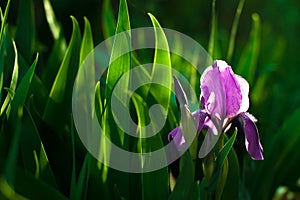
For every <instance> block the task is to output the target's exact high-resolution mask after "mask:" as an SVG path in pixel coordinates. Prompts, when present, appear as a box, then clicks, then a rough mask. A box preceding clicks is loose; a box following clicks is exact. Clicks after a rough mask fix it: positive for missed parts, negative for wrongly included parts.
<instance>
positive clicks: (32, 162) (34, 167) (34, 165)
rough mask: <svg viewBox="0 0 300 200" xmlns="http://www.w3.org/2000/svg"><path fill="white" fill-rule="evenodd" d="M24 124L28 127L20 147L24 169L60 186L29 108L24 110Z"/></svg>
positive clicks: (55, 186)
mask: <svg viewBox="0 0 300 200" xmlns="http://www.w3.org/2000/svg"><path fill="white" fill-rule="evenodd" d="M23 126H24V127H26V132H23V133H22V135H21V138H20V149H21V155H22V158H23V164H24V169H26V170H28V171H30V172H31V173H32V174H35V178H37V179H41V180H43V181H44V182H46V183H48V184H49V185H51V186H52V187H53V188H58V187H57V184H56V181H55V178H54V174H53V172H52V169H51V166H50V163H49V160H48V156H47V154H46V151H45V149H44V145H43V143H42V141H41V138H40V136H39V132H38V129H37V126H36V124H35V122H34V120H33V118H32V116H31V113H30V112H29V110H28V109H25V111H24V116H23Z"/></svg>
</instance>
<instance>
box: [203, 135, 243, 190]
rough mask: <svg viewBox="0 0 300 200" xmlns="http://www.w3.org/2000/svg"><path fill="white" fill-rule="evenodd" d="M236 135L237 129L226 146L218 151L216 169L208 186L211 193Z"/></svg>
mask: <svg viewBox="0 0 300 200" xmlns="http://www.w3.org/2000/svg"><path fill="white" fill-rule="evenodd" d="M236 135H237V129H235V131H234V133H233V135H232V136H231V138H230V139H229V140H228V141H227V142H226V144H225V145H224V146H223V147H222V149H221V150H220V152H219V154H218V155H217V160H216V167H215V171H214V173H213V176H212V178H211V182H210V185H209V191H213V190H214V189H215V188H216V186H217V183H218V180H219V178H220V175H221V173H222V168H223V165H224V163H225V162H226V159H227V155H228V154H229V152H230V150H231V149H232V146H233V143H234V141H235V138H236Z"/></svg>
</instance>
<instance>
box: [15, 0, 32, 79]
mask: <svg viewBox="0 0 300 200" xmlns="http://www.w3.org/2000/svg"><path fill="white" fill-rule="evenodd" d="M16 27H17V30H16V36H15V41H16V44H17V47H18V50H19V54H20V55H22V57H23V58H24V60H25V61H26V63H31V59H32V56H33V52H34V48H35V46H34V45H35V44H34V42H35V33H36V31H35V25H34V5H33V0H21V1H20V2H19V11H18V18H17V26H16ZM21 71H27V69H21ZM20 74H23V73H20Z"/></svg>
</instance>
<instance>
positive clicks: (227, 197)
mask: <svg viewBox="0 0 300 200" xmlns="http://www.w3.org/2000/svg"><path fill="white" fill-rule="evenodd" d="M227 158H228V174H227V180H226V184H225V186H224V190H223V193H222V199H224V200H232V199H238V195H239V183H240V167H239V161H238V158H237V155H236V153H235V151H234V149H233V148H232V149H231V150H230V152H229V154H228V157H227Z"/></svg>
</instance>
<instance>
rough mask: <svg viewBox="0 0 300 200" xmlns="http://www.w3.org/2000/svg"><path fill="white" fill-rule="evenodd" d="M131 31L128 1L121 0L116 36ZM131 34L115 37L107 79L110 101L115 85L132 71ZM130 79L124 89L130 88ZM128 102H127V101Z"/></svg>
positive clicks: (107, 94)
mask: <svg viewBox="0 0 300 200" xmlns="http://www.w3.org/2000/svg"><path fill="white" fill-rule="evenodd" d="M128 30H130V21H129V13H128V8H127V3H126V0H120V6H119V15H118V22H117V28H116V31H115V34H118V33H121V32H123V31H128ZM130 37H131V35H130V32H126V33H125V34H121V35H119V36H118V37H115V39H114V43H113V47H112V51H111V58H110V63H109V68H108V72H107V79H106V90H105V97H106V100H107V101H108V100H109V99H110V98H111V91H112V90H113V88H114V86H115V84H116V83H117V81H118V80H119V78H120V77H121V76H122V75H123V74H124V73H126V72H127V71H129V70H130V53H129V52H130V51H131V40H130ZM123 52H126V54H125V55H123V56H120V57H117V56H118V55H120V53H121V55H122V53H123ZM128 83H129V77H128V78H127V81H125V85H124V88H128ZM126 97H127V95H122V96H120V97H119V98H120V99H124V98H125V99H126ZM125 102H126V101H125Z"/></svg>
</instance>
